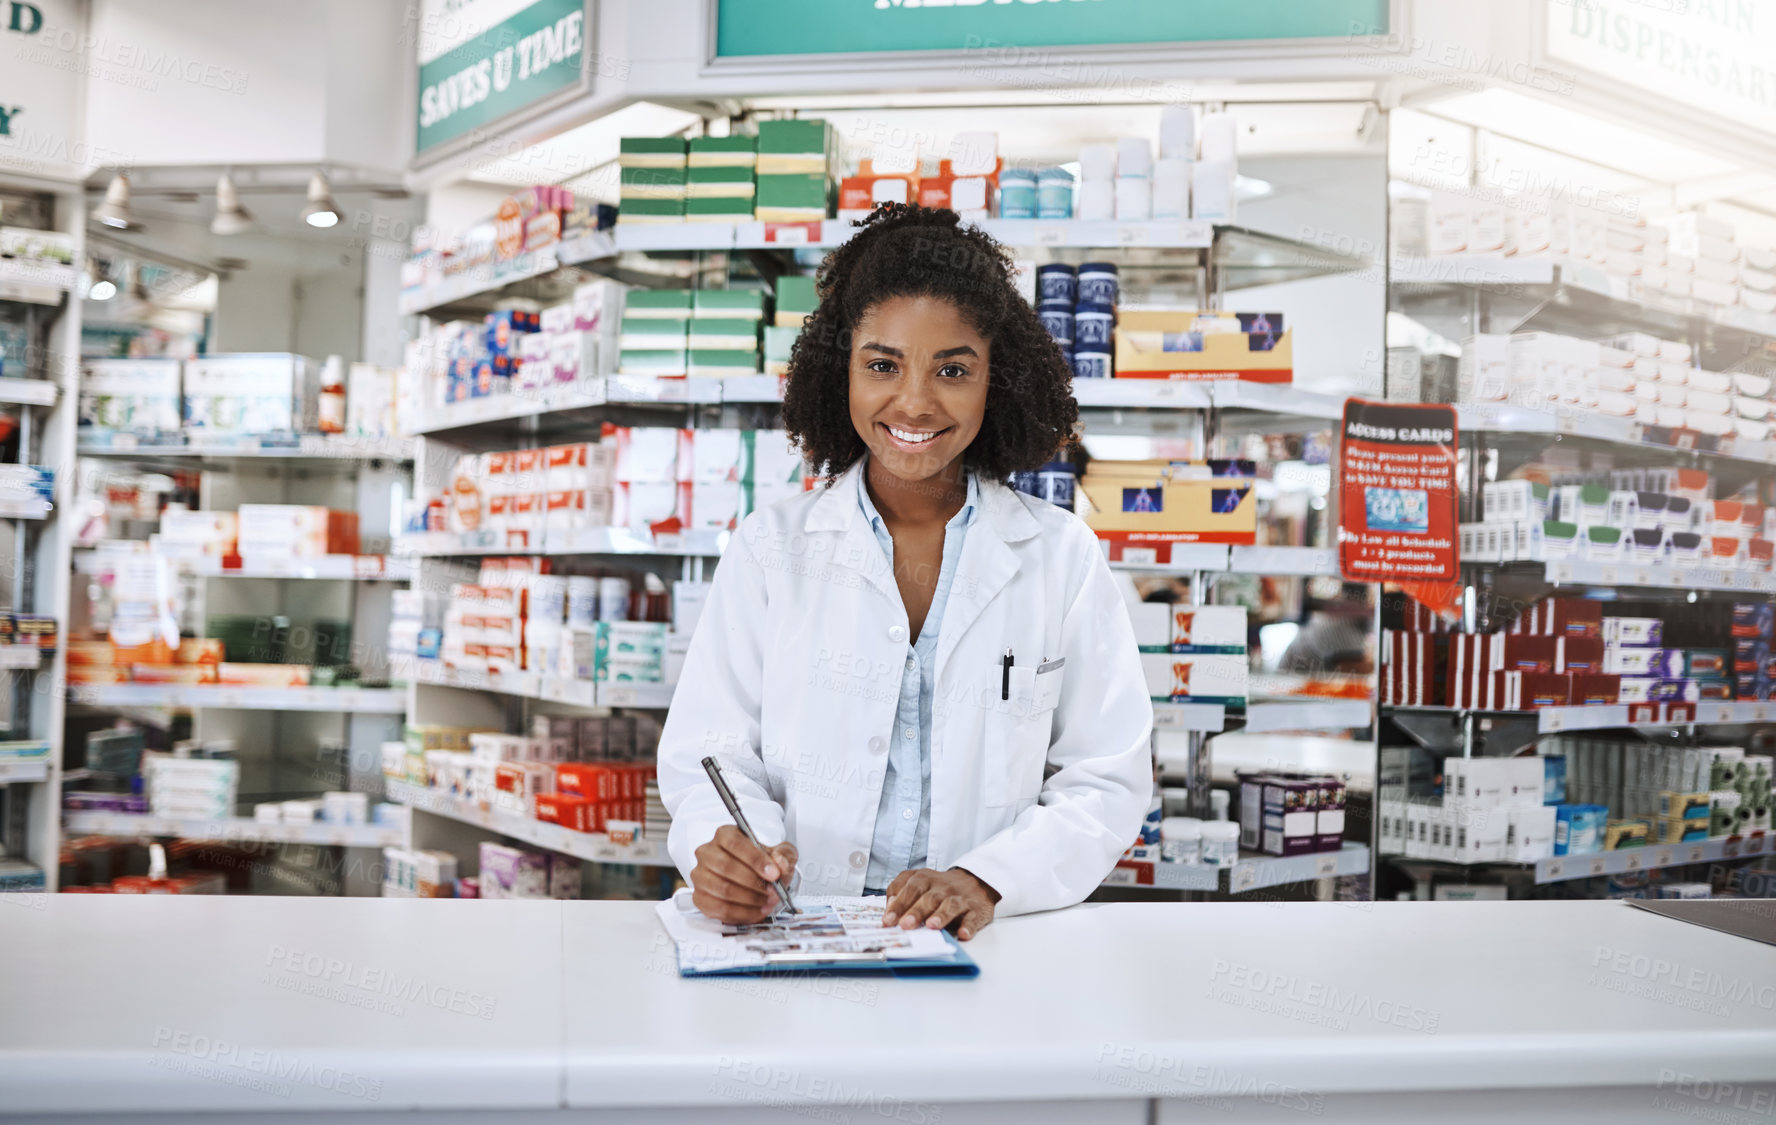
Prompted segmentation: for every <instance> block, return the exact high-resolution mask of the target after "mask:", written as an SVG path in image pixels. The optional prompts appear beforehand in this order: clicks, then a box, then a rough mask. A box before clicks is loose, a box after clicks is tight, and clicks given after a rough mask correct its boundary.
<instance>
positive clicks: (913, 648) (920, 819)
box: [857, 465, 980, 891]
mask: <svg viewBox="0 0 1776 1125" xmlns="http://www.w3.org/2000/svg"><path fill="white" fill-rule="evenodd" d="M868 476H869V471H868V466H867V465H866V466H865V468H864V471H863V472H860V473H858V474H857V502H858V504H859V505H861V506H862V508H863V517H864V519H866V520H868V521H869V525H870V530H871V531H874V532H875V533H876V542H877V543H879V544H881V545H882V553H883V554H884V555H886V556H887V557H888V564H889V570H890V572H892V570H893V565H894V537H893V536H892V535H890V534H889V533H888V527H887V525H886V524H884V523H883V522H882V515H881V513H880V512H878V511H876V505H875V503H874V502H873V501H872V500H870V495H869V485H868V483H867V478H868ZM979 508H980V486H979V485H977V484H976V483H975V479H974V474H973V473H969V474H968V498H967V499H966V500H964V501H963V502H962V510H961V511H959V512H957V513H956V514H955V515H953V516H951V517H950V522H949V523H947V524H945V525H944V544H943V563H942V565H941V567H940V568H939V569H938V572H937V589H936V590H935V591H934V592H933V593H932V595H931V609H930V610H929V611H928V612H927V613H926V614H925V624H924V625H923V626H922V627H921V628H920V629H919V639H918V640H917V641H914V642H912V643H910V644H908V645H907V646H906V657H905V659H906V674H905V675H904V676H902V677H901V681H900V702H899V704H898V705H897V706H896V708H895V711H894V728H893V730H891V731H890V732H889V734H888V767H887V772H886V775H885V776H884V777H883V779H882V801H881V803H880V804H879V805H877V806H876V834H875V837H874V838H873V839H872V840H871V842H870V858H869V870H868V871H866V872H865V873H864V876H863V886H864V889H865V890H866V891H882V890H886V889H887V887H888V884H889V883H890V882H892V881H893V880H894V877H895V876H896V875H898V874H900V873H901V872H902V871H906V870H909V869H911V868H914V867H922V866H924V864H925V856H926V847H927V845H928V844H929V842H930V840H931V701H932V697H933V696H934V694H935V688H936V684H937V630H938V626H939V625H940V624H941V623H942V621H943V611H944V603H945V602H946V601H948V600H949V597H950V583H951V582H952V581H954V579H955V577H956V564H957V561H958V560H959V559H960V558H961V557H962V541H963V539H964V538H965V537H966V536H967V534H968V525H969V524H971V523H973V522H974V514H975V512H976V511H978V510H979Z"/></svg>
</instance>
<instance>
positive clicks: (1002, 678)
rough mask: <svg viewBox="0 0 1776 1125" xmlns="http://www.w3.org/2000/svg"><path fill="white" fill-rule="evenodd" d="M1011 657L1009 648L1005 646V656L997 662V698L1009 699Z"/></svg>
mask: <svg viewBox="0 0 1776 1125" xmlns="http://www.w3.org/2000/svg"><path fill="white" fill-rule="evenodd" d="M1012 661H1013V657H1012V655H1011V648H1010V646H1009V645H1008V646H1006V649H1005V655H1004V656H1003V657H1001V658H1000V660H999V698H1000V699H1002V700H1004V699H1010V698H1011V665H1012Z"/></svg>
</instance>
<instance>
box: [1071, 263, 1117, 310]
mask: <svg viewBox="0 0 1776 1125" xmlns="http://www.w3.org/2000/svg"><path fill="white" fill-rule="evenodd" d="M1120 292H1121V282H1120V281H1119V280H1118V277H1117V273H1116V263H1115V262H1087V263H1085V264H1084V265H1082V266H1080V267H1079V303H1080V304H1082V305H1103V306H1105V307H1107V308H1115V307H1116V298H1117V296H1118V295H1119V293H1120Z"/></svg>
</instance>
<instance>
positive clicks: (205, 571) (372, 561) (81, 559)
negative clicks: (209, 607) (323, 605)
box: [74, 551, 413, 582]
mask: <svg viewBox="0 0 1776 1125" xmlns="http://www.w3.org/2000/svg"><path fill="white" fill-rule="evenodd" d="M106 561H107V560H106V557H105V556H104V555H102V554H100V553H98V552H94V551H81V552H79V553H77V554H76V555H75V556H74V572H75V573H76V574H97V573H99V572H101V571H103V570H104V569H105V566H106ZM175 566H176V567H177V569H178V570H180V571H181V572H182V573H185V574H189V575H192V576H193V577H196V578H296V579H309V580H315V581H334V582H406V581H409V580H411V579H412V577H413V563H412V561H411V560H410V559H404V558H400V557H397V556H393V555H314V556H311V557H308V558H294V559H271V560H257V561H254V562H245V561H243V562H242V563H241V565H239V566H224V565H223V562H222V560H221V559H219V558H215V557H214V556H208V557H204V558H191V559H178V560H176V562H175Z"/></svg>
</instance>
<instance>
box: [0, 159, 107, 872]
mask: <svg viewBox="0 0 1776 1125" xmlns="http://www.w3.org/2000/svg"><path fill="white" fill-rule="evenodd" d="M3 181H4V182H0V192H3V193H6V194H8V195H14V196H21V197H27V198H28V199H29V201H30V202H29V203H28V204H27V205H26V206H25V207H24V208H22V210H24V211H25V212H27V213H28V212H29V211H30V210H32V209H35V208H39V207H40V208H42V209H43V211H44V212H45V213H46V215H47V216H48V217H49V219H50V221H49V222H48V224H47V227H48V229H51V230H55V231H58V232H60V233H61V234H62V235H64V236H66V237H67V238H69V239H70V240H71V241H72V244H73V261H75V262H79V261H82V260H84V254H85V224H86V211H85V200H84V194H83V192H82V191H81V190H80V188H79V187H78V186H71V185H68V184H61V183H51V182H49V181H35V180H32V179H30V178H29V177H24V176H15V175H11V174H8V175H6V176H5V177H3ZM13 211H14V203H12V202H10V201H9V202H8V203H7V204H6V212H7V215H8V217H9V218H10V217H11V216H12V214H13ZM77 287H78V276H77V270H76V269H75V268H74V267H73V266H71V265H69V266H62V265H58V264H39V263H30V262H25V261H20V260H14V259H5V260H3V261H0V311H4V312H5V314H6V315H7V316H8V317H9V318H16V319H18V320H20V321H22V324H23V329H24V338H25V340H26V353H25V355H24V356H22V357H11V356H9V357H7V358H8V360H9V362H8V364H7V370H6V375H7V377H6V378H4V379H0V402H3V403H6V404H9V405H11V406H14V407H16V410H15V411H9V413H15V414H16V417H17V423H18V437H17V441H18V457H17V460H18V463H20V464H26V465H31V464H35V465H46V466H50V467H52V468H53V469H55V470H56V481H55V501H54V503H53V505H52V506H51V507H50V508H49V509H48V510H42V509H41V506H39V505H27V504H16V505H13V504H9V505H8V510H7V511H5V512H0V517H4V518H5V519H7V520H8V523H7V525H6V532H7V533H9V538H10V543H9V550H8V556H9V557H10V558H11V559H12V561H13V567H12V574H11V577H10V581H9V583H8V590H7V595H6V597H7V602H6V604H7V607H8V608H10V609H12V610H14V611H16V612H20V613H37V614H44V615H48V616H53V617H54V618H55V619H56V621H57V623H58V632H59V635H60V638H61V643H59V644H58V646H57V649H56V654H55V657H54V659H53V660H50V661H46V662H44V661H40V662H39V664H38V665H37V666H36V667H34V668H31V667H20V668H12V669H9V670H4V671H0V677H4V680H5V684H6V700H7V701H6V723H7V728H8V733H7V734H6V738H8V739H10V740H28V741H35V742H41V743H44V744H46V746H47V753H46V755H45V756H44V758H43V760H42V761H40V762H21V763H8V764H6V765H4V766H0V857H7V858H10V859H15V860H23V861H24V862H26V863H28V864H31V865H33V866H34V867H36V868H37V869H39V870H40V871H41V872H42V877H43V886H44V889H46V890H50V891H53V890H55V889H56V874H57V864H56V857H57V854H58V851H59V848H60V840H61V836H60V811H61V797H60V786H61V770H62V716H63V710H64V707H65V701H64V699H63V697H62V693H61V691H60V690H59V687H60V685H61V684H62V682H63V677H64V674H65V673H64V669H65V667H66V663H67V643H66V642H67V637H68V589H69V572H68V534H69V527H68V521H66V520H64V519H62V518H61V516H60V513H61V511H62V510H63V509H64V508H66V507H67V506H68V504H69V503H70V501H71V500H72V498H73V496H74V473H73V465H74V430H75V413H76V401H75V398H76V388H77V387H78V385H79V372H78V370H77V367H76V364H75V362H74V357H75V356H77V355H79V352H80V296H79V294H78V292H77V291H76V290H77ZM15 359H18V360H22V362H20V363H19V365H18V368H17V369H16V370H15V368H14V366H13V363H12V362H11V361H13V360H15Z"/></svg>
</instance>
